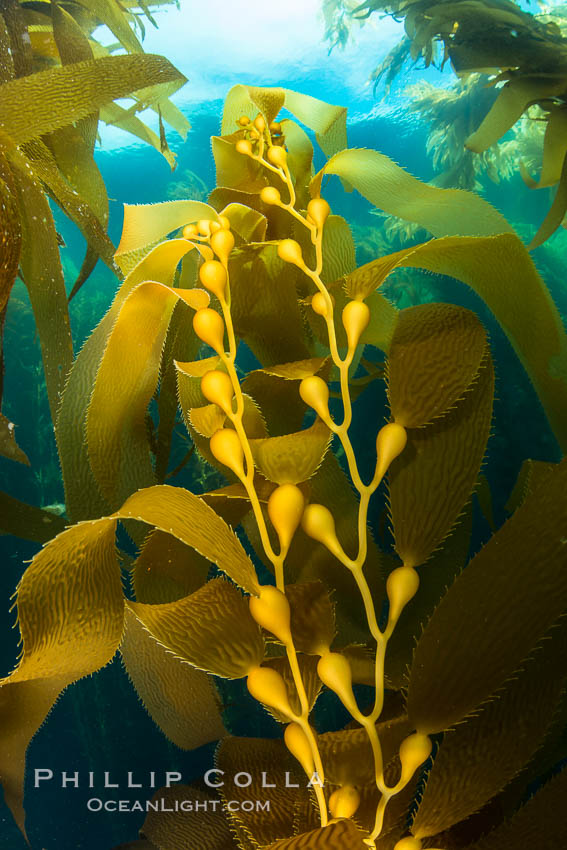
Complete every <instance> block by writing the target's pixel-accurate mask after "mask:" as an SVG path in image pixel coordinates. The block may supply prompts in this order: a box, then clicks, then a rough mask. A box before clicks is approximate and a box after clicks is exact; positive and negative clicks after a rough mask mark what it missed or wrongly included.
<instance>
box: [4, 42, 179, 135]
mask: <svg viewBox="0 0 567 850" xmlns="http://www.w3.org/2000/svg"><path fill="white" fill-rule="evenodd" d="M172 82H175V84H176V85H177V87H180V86H182V85H183V84H184V83H185V82H186V80H185V77H184V76H183V75H182V74H180V73H179V71H177V70H176V69H175V68H174V67H173V65H172V64H171V63H170V62H169V61H168V60H167V59H165V58H164V57H163V56H153V55H152V54H144V55H136V56H103V57H102V58H100V59H91V60H87V61H85V62H76V63H74V64H72V65H63V66H62V67H61V68H53V69H50V70H48V71H39V72H38V73H36V74H30V75H29V76H26V77H20V79H17V80H11V81H10V82H8V83H4V84H3V85H2V86H1V87H0V129H2V130H3V131H4V132H5V133H7V134H8V135H9V136H10V137H11V138H12V139H13V141H14V142H15V143H16V144H18V145H20V144H22V143H23V142H27V141H29V140H30V139H33V138H36V137H37V136H42V135H43V134H44V133H50V132H52V131H53V130H58V129H59V128H60V127H65V126H67V125H68V124H72V123H73V122H74V121H78V120H79V119H81V118H86V116H87V115H90V114H91V113H92V112H96V110H97V109H98V108H99V107H101V106H103V105H104V104H105V103H110V102H111V101H113V100H115V99H116V98H120V97H126V96H127V95H129V94H130V93H131V92H133V91H136V90H137V89H141V88H143V87H144V86H148V85H151V84H155V83H172Z"/></svg>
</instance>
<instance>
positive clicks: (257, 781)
mask: <svg viewBox="0 0 567 850" xmlns="http://www.w3.org/2000/svg"><path fill="white" fill-rule="evenodd" d="M216 766H217V768H218V769H219V770H224V772H225V774H224V775H225V777H233V776H235V775H236V774H237V773H238V772H239V771H242V772H244V773H247V774H249V775H250V777H251V779H252V782H251V783H250V785H249V786H248V787H247V788H243V787H239V786H237V785H236V784H232V783H230V784H229V783H228V782H227V783H225V785H224V786H223V788H221V789H220V791H221V794H222V797H223V800H224V801H225V803H226V802H228V801H229V800H235V801H238V802H242V801H244V800H255V799H258V800H265V799H269V800H270V803H271V805H270V810H269V811H266V810H265V809H263V808H261V807H254V810H253V811H251V812H247V811H243V810H242V808H240V807H237V806H231V810H230V813H229V819H230V821H231V824H232V825H234V826H235V827H240V828H244V830H245V832H246V833H247V835H248V836H249V837H250V838H251V839H252V841H253V845H252V846H258V845H260V846H262V847H264V845H265V844H267V843H268V842H270V841H274V840H275V839H276V838H277V837H279V836H283V835H291V834H292V832H293V810H294V804H295V802H296V801H297V800H298V799H299V798H300V797H302V796H303V795H305V793H306V785H307V781H308V780H307V777H306V776H305V774H304V772H303V768H301V767H300V766H299V763H298V762H297V761H296V760H295V759H294V758H293V756H291V754H290V753H289V751H288V750H287V748H286V747H285V745H284V742H283V741H277V740H268V739H264V738H241V737H237V738H232V737H229V738H225V739H224V740H223V741H221V742H220V744H219V746H218V749H217V753H216ZM287 771H289V781H288V782H286V772H287ZM262 774H264V777H265V779H264V782H263V777H262ZM266 779H267V781H268V782H269V783H271V784H274V785H275V786H276V787H275V788H272V789H270V788H265V787H263V785H264V786H265V784H266V782H265V780H266ZM294 783H296V785H297V787H295V788H293V787H289V786H290V785H292V784H294ZM274 791H275V792H277V793H274ZM338 846H340V845H338Z"/></svg>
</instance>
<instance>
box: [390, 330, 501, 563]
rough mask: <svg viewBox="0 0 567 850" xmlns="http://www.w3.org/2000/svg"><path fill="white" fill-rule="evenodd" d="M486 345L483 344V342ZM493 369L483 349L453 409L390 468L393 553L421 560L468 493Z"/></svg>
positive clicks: (482, 446) (481, 447) (485, 429)
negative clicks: (476, 370)
mask: <svg viewBox="0 0 567 850" xmlns="http://www.w3.org/2000/svg"><path fill="white" fill-rule="evenodd" d="M486 348H487V347H486ZM493 397H494V371H493V367H492V361H491V358H490V355H489V354H488V351H486V353H485V358H484V361H483V363H482V366H481V368H480V370H479V373H478V376H477V378H476V379H475V381H473V383H472V385H471V387H470V388H468V389H467V391H466V392H465V394H464V395H463V397H462V398H461V399H459V401H457V402H456V404H455V406H454V408H453V409H452V410H449V412H448V413H446V414H445V416H444V417H442V418H441V419H436V420H434V421H433V422H432V423H431V424H430V425H428V426H427V427H425V428H413V429H409V430H408V445H407V447H406V448H405V450H404V452H403V453H402V455H401V456H400V457H398V458H396V460H395V461H394V463H393V464H392V465H391V467H390V475H389V491H390V515H391V518H392V525H393V530H394V538H395V545H396V552H397V553H398V555H399V556H400V558H401V559H402V560H403V561H404V563H405V564H408V565H409V566H418V565H420V564H423V563H424V562H425V561H426V560H427V559H428V558H429V556H430V555H431V554H432V552H433V551H434V550H435V549H436V548H437V547H438V546H439V545H440V544H441V543H442V542H443V540H444V539H445V538H446V536H447V535H448V534H449V532H450V530H451V528H452V527H453V525H454V524H455V522H456V521H457V519H458V517H459V515H460V513H461V511H462V510H463V508H464V506H465V504H466V502H467V501H468V500H469V498H470V497H471V494H472V491H473V488H474V485H475V483H476V480H477V478H478V474H479V471H480V467H481V464H482V460H483V457H484V453H485V450H486V443H487V440H488V436H489V433H490V423H491V420H492V402H493Z"/></svg>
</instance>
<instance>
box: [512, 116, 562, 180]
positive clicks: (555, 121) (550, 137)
mask: <svg viewBox="0 0 567 850" xmlns="http://www.w3.org/2000/svg"><path fill="white" fill-rule="evenodd" d="M566 155H567V112H566V111H565V109H564V108H563V107H562V106H556V107H552V108H551V109H550V111H549V113H548V116H547V126H546V128H545V137H544V141H543V161H542V166H541V174H540V176H539V180H533V179H532V178H530V177H529V176H527V175H526V174H525V173H522V177H523V178H524V180H525V182H526V183H527V185H528V186H529V187H530V188H531V189H543V188H544V187H545V186H554V185H555V184H556V183H558V182H559V180H560V178H561V172H562V170H563V161H564V159H565V156H566Z"/></svg>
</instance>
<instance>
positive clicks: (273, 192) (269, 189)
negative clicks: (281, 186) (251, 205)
mask: <svg viewBox="0 0 567 850" xmlns="http://www.w3.org/2000/svg"><path fill="white" fill-rule="evenodd" d="M260 200H261V201H263V203H264V204H280V203H281V200H282V196H281V195H280V193H279V192H278V190H277V189H276V188H275V187H274V186H264V188H263V189H262V191H261V192H260Z"/></svg>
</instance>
